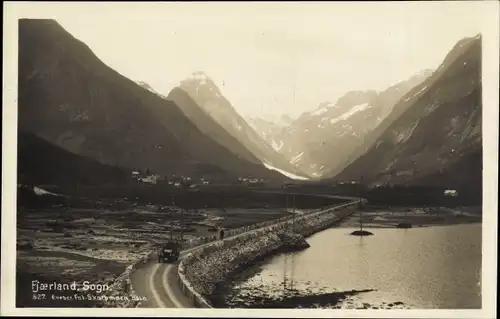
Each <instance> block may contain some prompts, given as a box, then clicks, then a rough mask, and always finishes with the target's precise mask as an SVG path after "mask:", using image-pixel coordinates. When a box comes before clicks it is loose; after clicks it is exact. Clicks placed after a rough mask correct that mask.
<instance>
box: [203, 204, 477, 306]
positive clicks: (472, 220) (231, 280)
mask: <svg viewBox="0 0 500 319" xmlns="http://www.w3.org/2000/svg"><path fill="white" fill-rule="evenodd" d="M358 212H359V210H356V211H355V212H354V213H353V214H352V215H350V216H346V217H344V218H342V220H340V221H337V222H334V223H333V224H332V225H330V226H329V227H327V228H325V229H322V230H318V231H317V232H313V233H311V234H307V235H304V237H305V238H306V239H307V238H309V237H311V236H314V235H316V234H319V233H321V232H323V231H327V230H329V229H332V228H336V229H349V230H351V229H356V228H358V226H359V217H358ZM379 216H380V214H379ZM419 217H422V216H419ZM434 217H435V216H425V217H422V218H423V219H428V218H434ZM443 217H444V219H440V220H439V222H438V223H436V222H434V223H429V222H428V221H427V222H424V220H421V221H422V224H419V225H414V226H413V227H412V228H409V229H405V231H411V230H412V229H418V228H429V227H450V226H457V225H478V224H479V225H482V216H481V215H478V216H453V217H451V218H450V216H443ZM353 222H354V223H353ZM396 225H397V223H394V224H393V225H387V224H385V225H384V224H378V225H377V224H371V225H370V224H368V225H363V229H367V230H373V229H394V230H403V229H400V228H397V227H396ZM346 235H348V234H347V233H346ZM374 235H375V236H376V232H375V233H374ZM287 253H288V252H287V251H286V250H285V249H282V248H281V247H280V248H278V249H276V250H273V251H269V252H268V253H266V254H265V255H263V256H261V257H259V258H257V259H255V260H253V261H250V262H249V263H247V264H244V265H243V264H242V265H241V267H238V268H237V269H235V270H233V271H232V272H231V273H230V274H228V275H227V278H226V281H225V282H221V283H218V284H217V285H216V289H215V290H214V291H213V293H212V294H210V295H204V297H205V298H206V299H207V300H208V301H209V302H210V303H211V304H212V306H213V307H214V308H228V307H229V308H231V305H230V304H228V303H227V300H226V298H227V297H228V296H229V293H230V291H231V290H232V289H234V287H235V286H236V285H238V284H239V283H242V282H245V281H246V280H248V279H250V278H252V276H253V275H255V274H257V273H258V272H259V269H261V266H262V265H263V264H265V263H267V262H269V260H270V259H272V258H273V257H275V256H279V255H283V254H287ZM292 254H293V253H292ZM252 268H255V269H252ZM249 270H250V273H245V272H247V271H249ZM369 291H376V289H367V290H366V291H364V290H363V291H346V292H342V291H335V292H333V293H326V294H313V295H309V296H307V295H304V296H300V294H299V295H292V296H290V297H286V298H282V299H281V300H275V299H273V298H267V297H257V296H255V299H256V300H255V302H258V303H259V304H258V305H257V304H251V303H249V304H248V305H246V306H245V307H244V308H276V307H277V308H290V306H292V308H295V307H294V306H295V305H297V304H300V303H307V302H305V301H306V300H308V299H311V300H312V299H313V298H314V297H315V296H316V297H317V298H318V300H325V298H330V299H331V300H336V302H330V303H328V305H329V308H340V304H341V302H342V301H344V300H345V299H346V298H348V297H349V296H354V295H356V294H359V293H364V292H369ZM236 297H238V296H236ZM280 302H282V303H283V305H280V304H279V303H280ZM316 304H317V302H316ZM287 305H288V306H287ZM386 305H394V306H400V304H399V303H396V304H394V303H386ZM311 306H313V305H312V302H311ZM311 306H310V307H306V308H311ZM366 306H369V305H368V304H363V307H366ZM299 308H301V306H300V305H299ZM365 309H366V308H365Z"/></svg>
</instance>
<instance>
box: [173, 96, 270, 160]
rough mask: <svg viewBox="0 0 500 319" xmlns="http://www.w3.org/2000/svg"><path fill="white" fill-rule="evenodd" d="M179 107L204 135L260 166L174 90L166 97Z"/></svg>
mask: <svg viewBox="0 0 500 319" xmlns="http://www.w3.org/2000/svg"><path fill="white" fill-rule="evenodd" d="M166 98H167V99H168V100H170V101H172V102H174V103H175V104H176V105H178V106H179V107H180V109H181V110H182V112H184V114H185V115H186V116H187V117H188V118H189V119H190V120H191V121H192V122H193V123H194V124H195V125H196V126H197V127H198V128H199V129H200V130H201V131H202V132H203V133H204V134H205V135H208V136H210V137H211V138H212V139H214V140H215V141H217V142H218V143H219V144H221V145H222V146H224V147H226V148H227V149H229V150H231V151H232V152H234V154H236V155H237V156H240V157H241V158H243V159H245V160H247V161H249V162H251V163H255V164H259V165H260V164H261V162H260V160H259V159H258V158H257V157H256V156H255V155H253V154H252V153H251V152H250V151H249V150H248V149H246V148H245V147H244V146H243V145H242V144H240V142H239V141H238V140H237V139H236V138H235V137H233V136H232V135H230V134H229V133H228V132H227V131H226V130H225V129H224V128H223V127H222V126H220V125H219V123H217V122H216V121H215V120H214V119H213V118H212V117H210V116H209V115H208V114H206V113H205V111H204V110H203V109H201V108H200V106H198V105H197V104H196V102H195V101H194V100H193V99H192V98H191V97H190V96H189V94H188V93H186V92H185V91H184V90H183V89H181V88H178V87H177V88H174V89H173V90H172V91H170V93H169V95H168V96H167V97H166Z"/></svg>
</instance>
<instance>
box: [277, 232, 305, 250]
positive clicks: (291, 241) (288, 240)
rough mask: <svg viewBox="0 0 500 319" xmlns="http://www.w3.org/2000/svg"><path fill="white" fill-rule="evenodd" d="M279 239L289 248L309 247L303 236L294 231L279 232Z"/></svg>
mask: <svg viewBox="0 0 500 319" xmlns="http://www.w3.org/2000/svg"><path fill="white" fill-rule="evenodd" d="M278 237H279V239H280V240H281V242H282V243H283V247H284V248H286V249H291V250H301V249H306V248H308V247H310V245H309V244H308V243H307V241H306V239H305V238H304V236H302V235H300V234H296V233H290V232H286V233H279V234H278Z"/></svg>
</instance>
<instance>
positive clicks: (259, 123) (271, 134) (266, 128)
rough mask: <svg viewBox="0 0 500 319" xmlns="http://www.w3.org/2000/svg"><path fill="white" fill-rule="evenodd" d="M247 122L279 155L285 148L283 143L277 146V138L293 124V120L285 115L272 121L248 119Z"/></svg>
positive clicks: (256, 118) (259, 118)
mask: <svg viewBox="0 0 500 319" xmlns="http://www.w3.org/2000/svg"><path fill="white" fill-rule="evenodd" d="M247 122H248V124H249V125H250V126H251V127H252V128H253V129H254V130H255V132H257V133H258V134H259V135H260V136H261V137H262V139H264V141H266V142H267V143H268V144H269V145H271V146H272V148H273V149H274V150H275V151H276V152H278V153H279V152H280V151H281V148H282V147H283V143H280V144H277V143H276V141H275V137H276V136H278V135H280V134H281V132H282V130H283V128H285V127H288V126H289V125H290V124H292V122H293V119H292V118H290V117H289V116H287V115H286V114H285V115H283V116H281V117H278V118H271V119H269V118H268V117H266V118H263V117H250V118H248V119H247Z"/></svg>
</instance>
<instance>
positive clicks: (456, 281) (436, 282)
mask: <svg viewBox="0 0 500 319" xmlns="http://www.w3.org/2000/svg"><path fill="white" fill-rule="evenodd" d="M352 230H353V229H346V228H333V229H329V230H326V231H324V232H321V233H318V234H316V235H314V236H312V237H310V238H309V239H308V242H309V244H310V245H311V247H310V248H308V249H306V250H304V251H301V252H297V253H291V254H282V255H278V256H274V257H272V258H271V259H269V260H268V261H266V262H265V263H264V264H260V265H258V266H256V268H258V271H253V272H252V271H251V270H249V275H248V276H247V277H246V278H243V279H242V280H241V281H240V282H238V283H237V284H235V288H234V289H233V290H234V291H233V292H231V291H230V292H229V294H231V293H233V295H238V296H240V297H241V296H249V295H251V296H255V295H259V294H263V295H264V294H265V295H266V296H269V295H272V294H274V295H276V296H280V297H281V298H284V297H285V296H289V295H290V294H293V293H297V292H300V293H301V294H303V295H311V294H324V293H332V292H335V291H350V290H364V289H376V291H373V292H368V293H363V294H360V295H358V296H356V297H353V298H348V299H346V300H345V301H343V303H342V305H341V307H344V308H356V307H359V306H360V305H361V306H362V307H367V306H366V305H370V307H380V308H384V307H389V308H391V307H394V306H395V305H398V306H401V307H410V308H459V309H460V308H462V309H463V308H480V307H481V296H480V292H481V290H480V286H479V285H478V281H480V273H481V225H480V224H470V225H465V224H464V225H454V226H439V227H422V228H413V229H382V228H380V229H376V230H375V231H374V235H373V236H367V237H364V236H363V237H357V236H350V235H348V234H349V233H350V232H351V231H352ZM243 277H244V276H243ZM242 298H243V297H242ZM245 298H247V297H245ZM243 299H244V298H243Z"/></svg>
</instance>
